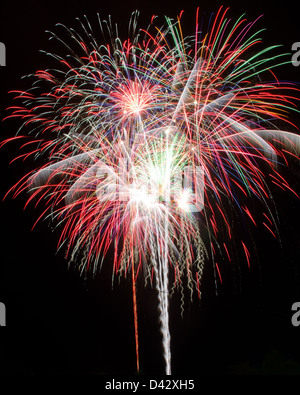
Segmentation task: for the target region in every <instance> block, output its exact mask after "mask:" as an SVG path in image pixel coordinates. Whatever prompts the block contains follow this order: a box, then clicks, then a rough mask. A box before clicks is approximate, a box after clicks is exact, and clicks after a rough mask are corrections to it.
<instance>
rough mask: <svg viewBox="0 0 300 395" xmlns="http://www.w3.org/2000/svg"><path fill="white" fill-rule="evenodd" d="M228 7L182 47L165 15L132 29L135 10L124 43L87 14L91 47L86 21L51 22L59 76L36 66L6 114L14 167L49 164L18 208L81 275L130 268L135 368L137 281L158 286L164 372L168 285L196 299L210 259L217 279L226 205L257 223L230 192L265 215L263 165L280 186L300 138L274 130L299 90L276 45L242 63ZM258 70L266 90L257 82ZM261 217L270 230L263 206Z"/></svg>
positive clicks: (246, 28) (24, 185) (23, 184)
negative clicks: (14, 127) (41, 223)
mask: <svg viewBox="0 0 300 395" xmlns="http://www.w3.org/2000/svg"><path fill="white" fill-rule="evenodd" d="M227 12H228V10H227V9H226V10H223V9H222V8H220V10H219V11H218V12H217V14H216V15H214V16H212V17H211V19H210V26H209V27H208V29H207V32H206V33H205V34H204V33H203V32H202V31H201V30H200V28H199V21H198V11H197V13H196V30H195V33H194V35H193V36H191V37H186V38H184V37H183V35H182V29H181V23H180V20H181V15H180V17H179V18H178V20H177V21H174V20H172V19H170V18H167V17H166V23H165V24H164V26H163V27H162V28H157V27H155V25H154V20H155V19H154V18H152V21H151V24H150V26H149V28H148V29H147V30H142V29H138V28H137V15H138V14H137V13H134V14H133V15H132V18H131V20H130V24H129V27H130V29H129V30H130V34H129V36H130V38H128V39H126V40H125V41H123V42H122V41H121V39H120V38H119V36H118V32H117V28H116V27H115V28H114V27H113V25H112V23H111V21H110V19H109V21H108V22H106V21H101V20H100V18H99V17H98V21H99V27H100V30H101V34H102V38H101V37H100V39H99V40H98V35H95V33H94V32H93V30H92V27H91V26H90V24H89V22H88V21H87V20H85V22H84V23H82V22H80V25H81V27H80V33H79V32H77V31H75V30H73V29H68V28H66V27H65V26H63V25H59V28H61V29H62V34H61V36H66V37H67V38H66V39H64V40H62V39H61V38H60V37H61V36H59V35H56V34H54V33H51V38H53V39H56V40H57V41H58V42H59V43H60V44H62V45H63V48H64V53H65V56H64V57H61V56H60V55H53V54H52V55H51V56H52V57H54V58H55V60H56V61H57V62H58V63H59V65H60V68H59V69H57V70H45V71H37V72H36V73H35V75H33V76H31V77H33V78H34V82H33V84H32V87H31V88H30V89H29V90H28V91H26V92H15V96H16V99H19V100H21V103H22V104H21V105H20V106H14V107H12V114H11V115H10V116H9V117H19V118H21V119H22V120H23V124H22V127H21V128H20V130H19V135H18V136H17V137H16V138H20V139H23V138H24V139H27V140H25V143H24V144H23V145H22V147H21V148H22V149H25V150H26V153H24V154H21V155H20V156H19V157H18V158H22V159H24V158H27V157H30V156H32V157H34V159H38V158H39V157H42V158H46V163H45V165H43V166H41V167H39V168H38V169H34V170H33V171H32V172H30V173H29V174H27V175H25V176H24V177H23V178H22V179H21V180H20V181H19V182H18V183H17V184H16V185H14V187H13V188H12V189H11V191H12V192H13V194H14V196H17V195H19V194H20V193H22V192H25V191H28V190H29V192H30V197H29V198H28V203H29V202H30V201H35V202H36V204H37V203H40V202H43V205H44V208H45V209H44V212H43V214H42V216H41V217H40V218H46V217H50V218H52V219H53V220H54V221H55V222H56V223H57V224H58V225H59V226H60V229H61V237H60V241H59V247H60V248H61V247H65V249H66V255H67V257H68V259H69V260H70V262H74V263H76V262H78V267H79V270H80V272H81V273H84V272H86V271H89V270H92V272H94V273H95V272H96V271H97V270H98V269H99V268H100V267H101V265H102V264H103V262H104V260H105V256H106V255H107V253H108V251H113V269H114V270H113V273H114V277H115V276H119V275H122V274H123V275H125V276H129V273H130V276H131V281H132V289H133V309H134V323H135V339H136V354H137V369H139V351H138V350H139V348H138V322H137V295H136V280H137V276H138V275H143V276H144V278H145V282H146V283H150V284H151V285H152V286H153V287H155V288H156V289H157V292H158V300H159V314H160V322H161V331H162V338H163V353H164V358H165V364H166V374H170V373H171V353H170V333H169V323H168V321H169V316H168V314H169V312H168V310H169V308H168V303H169V292H170V289H172V290H174V289H176V288H180V289H181V290H183V287H184V288H185V289H188V290H189V291H190V295H191V296H192V295H193V293H194V292H195V293H196V294H198V296H199V297H200V295H201V278H202V272H203V266H204V262H205V260H207V259H210V260H211V261H212V264H213V268H214V272H215V276H216V278H217V277H219V278H220V280H221V279H222V277H221V269H220V267H219V266H218V264H217V262H216V261H215V260H214V255H215V251H216V250H218V251H222V252H223V254H224V256H225V257H226V258H227V259H229V260H231V250H230V246H229V242H224V243H220V242H219V237H220V234H219V233H220V229H222V233H225V236H224V235H223V237H225V239H227V240H231V239H232V237H233V236H232V229H231V225H230V220H229V219H228V213H227V212H226V210H225V208H224V205H223V203H224V201H229V202H230V204H231V205H232V206H235V207H236V210H237V211H238V213H239V214H240V215H242V216H244V217H245V218H247V219H249V221H250V222H254V223H255V219H254V217H253V214H252V213H251V211H250V209H249V208H248V207H247V205H246V204H244V203H241V202H240V201H239V196H240V194H242V195H243V196H244V197H245V198H251V197H255V198H257V199H259V200H261V201H262V202H263V203H264V204H265V205H266V206H267V205H268V203H267V202H268V199H269V193H268V188H267V185H266V181H265V174H264V172H263V171H262V169H261V166H260V164H261V163H263V164H265V165H266V166H267V167H268V171H269V172H272V177H273V180H274V182H275V183H278V184H280V185H281V187H285V188H287V189H290V187H289V186H288V185H287V183H286V181H285V180H284V179H283V178H282V176H281V175H280V174H279V173H278V171H277V170H276V163H277V157H278V156H280V157H282V158H283V157H284V156H283V151H282V148H284V149H285V150H289V151H290V152H291V154H294V155H296V156H297V155H298V154H299V147H300V140H299V136H298V135H296V134H292V133H290V132H288V131H283V130H281V129H279V128H278V126H276V125H277V124H278V122H286V123H288V120H287V114H288V113H289V112H290V111H291V110H293V109H294V110H295V105H294V104H293V103H294V102H295V100H294V98H293V95H294V93H293V92H295V91H297V89H296V87H295V86H294V85H293V84H289V83H285V84H282V83H279V82H278V80H277V79H276V77H275V75H274V73H273V71H271V69H273V68H274V67H275V66H278V65H280V64H283V63H288V62H285V61H284V55H273V53H274V50H275V49H276V48H277V47H276V46H273V47H270V48H263V49H260V50H258V51H256V52H255V54H253V53H254V49H255V48H256V47H259V45H260V43H261V40H260V38H259V34H260V33H261V31H258V32H254V33H252V29H253V25H254V23H255V22H248V21H247V20H246V19H244V18H243V17H240V18H239V19H238V20H237V21H235V22H234V21H232V20H230V19H229V18H228V17H227ZM107 37H108V40H106V38H107ZM249 54H251V55H249ZM266 74H267V75H268V77H271V82H266V83H264V82H262V76H264V75H266ZM283 92H284V93H283ZM23 129H24V130H27V129H29V130H30V133H29V136H28V135H25V134H24V135H22V133H23ZM32 135H33V136H34V137H31V136H32ZM14 139H15V138H14ZM285 152H287V151H285ZM268 218H269V222H268V225H266V226H267V227H268V229H269V230H270V232H272V233H274V232H275V231H276V223H275V221H274V218H273V217H272V213H271V211H270V213H269V217H268ZM203 232H206V234H208V236H209V237H208V241H207V242H206V243H204V241H203V237H202V234H203ZM240 245H241V246H242V249H243V251H244V253H245V256H246V258H247V261H248V264H249V262H250V261H249V250H248V248H247V246H246V244H245V243H244V241H243V240H240ZM170 269H171V270H170ZM171 274H172V276H171ZM171 277H172V283H171V284H170V285H169V282H170V278H171ZM182 292H183V291H182Z"/></svg>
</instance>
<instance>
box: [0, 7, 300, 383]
mask: <svg viewBox="0 0 300 395" xmlns="http://www.w3.org/2000/svg"><path fill="white" fill-rule="evenodd" d="M198 5H200V14H203V13H207V15H209V14H210V13H211V12H213V11H216V10H217V9H218V6H219V3H218V2H216V1H206V2H201V4H200V2H196V1H191V0H186V1H184V2H176V1H170V0H167V1H164V2H163V1H157V0H153V1H147V2H145V4H144V5H143V3H142V2H140V1H139V2H138V1H133V0H129V1H126V2H125V1H124V2H120V4H118V3H116V2H104V1H89V0H87V1H83V2H71V1H63V0H60V1H57V0H54V1H45V2H40V1H33V0H28V1H26V2H18V1H14V2H12V1H4V2H2V3H1V10H0V29H1V30H0V41H1V42H3V43H4V44H5V46H6V51H7V54H6V56H7V60H6V67H1V68H0V114H1V115H0V116H1V119H2V118H3V116H4V114H5V109H6V108H7V107H8V106H10V105H12V95H9V94H8V93H7V92H8V91H10V90H14V89H24V90H25V89H27V88H28V85H27V83H26V81H24V80H21V77H22V76H23V75H26V74H29V73H31V72H34V71H36V70H38V69H46V68H49V58H47V57H46V56H45V55H43V54H42V53H40V52H39V50H41V49H44V50H46V51H50V52H51V51H53V49H54V47H55V44H51V43H50V42H49V41H48V35H47V34H46V33H45V31H46V30H53V29H54V26H55V24H56V23H58V22H61V23H63V24H65V25H67V26H76V22H75V18H76V17H82V16H83V15H87V17H88V19H89V20H90V21H91V23H96V22H97V21H96V13H97V12H99V14H100V16H101V17H102V18H106V17H107V16H108V15H109V14H111V15H112V17H113V20H114V21H116V22H117V23H118V24H119V26H120V31H121V32H122V31H123V32H124V35H123V37H124V38H126V28H127V26H128V21H129V17H130V15H131V12H132V11H134V10H136V9H139V10H140V12H141V17H140V26H144V27H147V24H148V22H149V21H150V18H151V16H152V15H153V14H157V15H161V16H163V15H167V16H171V17H176V15H178V14H179V13H180V11H181V10H182V9H184V10H185V14H184V15H185V16H184V22H183V27H186V28H187V29H191V26H194V25H193V24H194V20H195V19H194V17H195V11H196V8H197V6H198ZM224 5H225V6H227V5H228V6H230V7H231V11H230V13H229V15H230V16H231V17H232V18H233V19H235V18H238V17H239V16H240V15H241V14H243V13H246V17H248V18H249V19H255V18H256V17H257V16H259V15H261V14H264V17H263V18H262V19H261V20H260V22H259V23H258V25H257V27H256V28H257V29H258V28H264V27H265V28H267V30H266V32H265V33H264V35H263V37H264V44H265V45H266V46H268V45H272V44H282V45H283V47H282V48H283V49H282V51H283V52H291V46H292V44H293V43H294V42H297V41H300V30H299V22H298V15H297V12H296V10H294V11H293V9H294V7H295V6H294V2H292V1H276V0H275V1H272V2H271V1H270V2H268V1H265V0H262V1H260V2H255V5H254V4H250V2H249V4H248V3H246V2H236V3H234V2H232V1H227V2H224ZM190 33H192V30H190ZM120 35H121V33H120ZM278 76H279V77H280V79H284V80H291V81H292V80H293V81H298V82H300V66H299V67H298V68H297V67H294V66H292V65H286V66H284V67H282V68H281V69H280V71H278ZM299 120H300V118H299V119H298V121H297V119H294V121H295V122H298V124H299ZM18 126H19V121H14V120H11V121H6V122H2V123H1V140H2V139H5V138H8V137H12V136H14V135H15V132H16V130H17V128H18ZM17 154H18V144H16V143H13V144H10V145H8V146H5V147H4V148H2V149H1V151H0V161H1V167H0V168H1V183H0V197H1V202H0V210H1V229H2V231H1V238H0V243H1V244H0V245H1V257H0V302H3V303H5V305H6V311H7V322H6V324H7V325H6V327H0V350H1V358H0V368H1V369H0V374H1V373H2V374H33V375H40V374H49V373H50V374H110V375H114V374H128V375H130V374H134V373H135V367H136V362H135V343H134V326H133V310H132V289H131V283H130V279H128V280H126V279H124V280H123V281H121V283H120V284H119V285H118V284H117V283H116V284H114V287H113V289H112V284H111V270H112V268H111V264H110V263H111V260H110V257H109V256H108V258H107V264H106V265H104V268H103V271H102V272H101V273H99V275H97V276H96V278H94V279H91V278H87V279H84V278H83V277H80V276H79V274H78V272H77V271H76V270H75V269H72V268H70V269H68V267H67V261H66V260H65V259H64V251H59V252H56V247H57V243H58V239H59V233H57V232H53V231H52V227H51V224H49V223H48V222H47V221H44V222H40V223H39V225H38V226H37V227H36V228H35V229H34V230H33V231H31V228H32V226H33V224H34V222H35V220H36V219H37V217H38V215H39V214H40V213H41V209H42V206H41V207H40V208H38V209H36V210H35V209H34V207H33V206H32V205H31V206H30V207H28V208H27V209H26V210H23V207H24V204H25V201H26V199H25V196H20V197H19V198H17V199H15V200H13V199H11V196H10V197H8V198H7V199H6V200H5V201H4V202H2V197H3V196H4V195H5V193H6V192H7V190H8V189H9V188H10V187H11V186H12V185H13V184H14V183H15V182H17V181H18V179H19V178H20V177H21V176H23V175H24V174H25V172H26V171H29V170H31V166H32V163H31V162H30V161H28V163H27V162H25V163H23V162H20V161H19V162H15V163H13V164H11V165H9V162H10V161H11V160H12V159H13V158H14V157H15V156H17ZM280 172H281V174H283V176H284V177H285V178H286V179H287V180H288V181H289V183H290V185H291V187H292V188H293V189H294V190H295V191H296V192H297V193H298V194H299V193H300V167H299V162H297V161H296V160H291V163H290V167H289V168H286V167H283V166H282V167H281V168H280ZM272 192H273V195H274V198H275V200H276V202H277V203H276V207H277V210H278V215H279V227H280V231H281V243H280V242H279V241H278V240H275V239H274V238H272V236H271V235H270V234H269V233H268V232H266V231H265V230H264V229H263V227H262V226H258V227H257V229H255V228H254V227H253V228H252V229H253V238H254V240H255V243H256V249H252V250H251V256H252V259H251V266H250V269H248V267H247V262H246V259H245V257H244V256H243V255H241V256H240V257H238V261H239V262H238V264H239V265H238V267H239V268H240V269H238V270H237V269H234V268H232V267H231V263H229V262H223V263H222V267H223V268H224V278H223V283H222V284H220V283H218V289H217V290H216V288H215V284H214V277H213V272H212V268H211V267H210V265H209V264H208V265H207V266H206V268H205V271H204V277H203V289H202V299H201V302H199V301H198V300H197V299H196V298H195V300H194V301H193V303H190V302H189V300H188V299H186V305H185V312H184V315H183V317H181V315H180V295H179V294H175V295H174V296H173V297H172V298H171V299H170V331H171V351H172V371H173V373H174V374H177V375H185V376H186V377H187V378H188V377H192V376H193V377H198V376H199V377H200V376H201V375H221V374H227V375H230V374H239V373H240V374H291V373H296V374H300V341H299V339H300V326H299V327H294V326H293V325H292V323H291V317H292V314H293V312H292V311H291V306H292V304H293V303H294V302H298V301H299V302H300V244H299V236H300V226H299V219H300V218H299V208H300V202H299V200H298V199H297V198H296V197H295V195H293V194H292V193H289V192H287V191H285V192H283V191H281V190H280V189H276V188H274V187H272ZM251 204H253V208H254V211H256V212H257V213H259V212H260V209H261V207H260V206H259V204H258V203H255V202H251ZM258 218H259V214H258ZM236 228H237V229H238V224H237V227H236ZM137 293H138V318H139V328H140V333H139V336H140V366H141V373H143V374H147V375H148V374H149V375H155V374H160V373H162V372H163V371H164V363H163V359H162V350H161V337H160V331H159V323H158V312H157V295H156V291H155V290H153V289H151V288H149V287H147V288H146V289H145V288H144V285H143V281H142V280H141V281H139V282H138V284H137Z"/></svg>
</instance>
